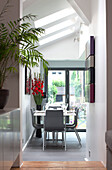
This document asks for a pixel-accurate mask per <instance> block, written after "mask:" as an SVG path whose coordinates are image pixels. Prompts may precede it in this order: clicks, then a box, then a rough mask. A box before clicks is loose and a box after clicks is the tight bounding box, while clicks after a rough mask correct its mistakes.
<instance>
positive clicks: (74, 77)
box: [69, 70, 86, 129]
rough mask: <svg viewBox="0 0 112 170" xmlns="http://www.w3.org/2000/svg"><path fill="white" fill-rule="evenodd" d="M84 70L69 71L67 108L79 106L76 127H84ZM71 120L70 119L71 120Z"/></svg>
mask: <svg viewBox="0 0 112 170" xmlns="http://www.w3.org/2000/svg"><path fill="white" fill-rule="evenodd" d="M84 87H85V72H84V71H81V70H71V71H69V109H71V110H72V109H74V108H75V107H76V106H77V107H78V108H79V114H78V127H77V128H78V129H86V104H85V88H84ZM72 121H73V120H71V122H72Z"/></svg>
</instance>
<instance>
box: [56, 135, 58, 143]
mask: <svg viewBox="0 0 112 170" xmlns="http://www.w3.org/2000/svg"><path fill="white" fill-rule="evenodd" d="M57 142H58V132H56V145H57Z"/></svg>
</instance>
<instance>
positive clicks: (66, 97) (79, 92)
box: [45, 68, 86, 132]
mask: <svg viewBox="0 0 112 170" xmlns="http://www.w3.org/2000/svg"><path fill="white" fill-rule="evenodd" d="M46 78H47V80H46V81H45V82H46V84H45V86H46V92H47V102H49V103H60V104H62V103H67V104H68V108H67V109H68V110H73V109H75V107H78V108H79V109H80V111H79V116H78V126H77V129H78V131H80V132H83V131H84V132H85V131H86V104H85V69H84V68H81V69H80V68H72V69H71V68H61V69H60V68H55V69H54V68H50V69H49V70H48V76H47V77H46ZM73 121H74V119H73V116H71V117H69V123H73Z"/></svg>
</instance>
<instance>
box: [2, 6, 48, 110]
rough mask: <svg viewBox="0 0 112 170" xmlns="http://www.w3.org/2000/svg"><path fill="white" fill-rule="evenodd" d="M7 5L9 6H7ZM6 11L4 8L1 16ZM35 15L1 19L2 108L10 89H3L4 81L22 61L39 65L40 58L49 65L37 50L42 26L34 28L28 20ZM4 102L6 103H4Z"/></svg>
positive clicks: (31, 64)
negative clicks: (6, 20) (11, 19)
mask: <svg viewBox="0 0 112 170" xmlns="http://www.w3.org/2000/svg"><path fill="white" fill-rule="evenodd" d="M6 7H7V6H6ZM5 11H6V9H5V8H3V10H2V12H1V13H0V17H1V16H2V15H3V14H4V12H5ZM35 17H36V16H35V15H30V14H29V15H27V16H24V17H23V18H19V19H18V20H17V21H9V22H8V23H7V24H4V23H3V21H0V108H1V109H2V108H3V107H4V105H5V103H6V100H7V99H5V98H4V96H5V94H6V95H8V91H7V90H5V89H3V85H4V82H5V80H6V78H7V77H8V75H9V74H10V73H11V72H15V71H17V69H16V66H17V65H18V64H19V63H20V64H22V65H23V66H25V65H26V66H28V67H33V66H38V63H39V61H40V60H42V61H43V67H44V68H46V67H47V64H48V63H47V61H45V60H44V58H43V55H42V54H41V53H40V52H39V51H38V50H37V48H38V43H39V38H38V36H39V35H41V33H43V32H44V29H42V28H32V27H31V24H30V23H29V22H28V20H33V19H34V18H35ZM2 102H4V104H2Z"/></svg>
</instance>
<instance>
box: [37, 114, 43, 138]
mask: <svg viewBox="0 0 112 170" xmlns="http://www.w3.org/2000/svg"><path fill="white" fill-rule="evenodd" d="M40 119H41V117H40V116H38V117H37V123H38V124H40ZM36 137H38V138H41V137H42V132H41V129H37V130H36Z"/></svg>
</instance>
